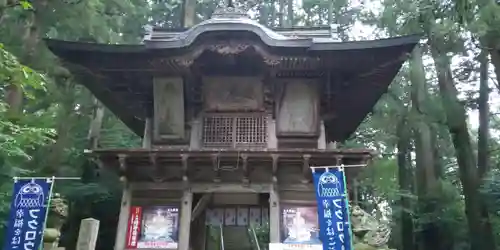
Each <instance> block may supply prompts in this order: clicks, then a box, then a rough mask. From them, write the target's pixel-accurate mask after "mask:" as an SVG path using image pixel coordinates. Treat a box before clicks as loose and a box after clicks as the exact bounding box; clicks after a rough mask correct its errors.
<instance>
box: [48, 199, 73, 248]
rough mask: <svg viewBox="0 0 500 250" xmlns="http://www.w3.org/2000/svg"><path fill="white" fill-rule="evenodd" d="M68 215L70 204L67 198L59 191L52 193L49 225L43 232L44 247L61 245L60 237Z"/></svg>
mask: <svg viewBox="0 0 500 250" xmlns="http://www.w3.org/2000/svg"><path fill="white" fill-rule="evenodd" d="M67 217H68V205H67V204H66V200H64V199H63V198H62V196H61V195H60V194H58V193H54V194H52V198H51V200H50V207H49V215H48V217H47V222H46V223H47V226H46V228H45V230H44V234H43V244H44V249H47V250H50V249H56V248H57V246H58V245H59V237H60V236H61V232H60V230H61V227H62V225H63V224H64V221H65V220H66V218H67Z"/></svg>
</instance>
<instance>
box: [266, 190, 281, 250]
mask: <svg viewBox="0 0 500 250" xmlns="http://www.w3.org/2000/svg"><path fill="white" fill-rule="evenodd" d="M280 210H281V209H280V198H279V193H278V189H277V188H276V185H272V187H271V190H270V191H269V242H270V243H279V242H280V240H281V239H280V216H281V211H280Z"/></svg>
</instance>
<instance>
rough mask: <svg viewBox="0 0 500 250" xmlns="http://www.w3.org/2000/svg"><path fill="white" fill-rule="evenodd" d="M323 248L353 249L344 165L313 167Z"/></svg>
mask: <svg viewBox="0 0 500 250" xmlns="http://www.w3.org/2000/svg"><path fill="white" fill-rule="evenodd" d="M312 171H313V173H312V175H313V180H314V186H315V191H316V201H317V205H318V218H319V227H320V238H321V241H322V242H323V250H352V246H351V233H350V228H349V227H350V226H349V204H348V198H347V192H346V191H347V189H346V181H345V173H344V168H343V167H341V166H340V167H321V168H312Z"/></svg>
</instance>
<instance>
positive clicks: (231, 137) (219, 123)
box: [203, 114, 267, 148]
mask: <svg viewBox="0 0 500 250" xmlns="http://www.w3.org/2000/svg"><path fill="white" fill-rule="evenodd" d="M203 145H204V146H205V147H222V148H239V147H244V148H248V147H252V148H253V147H265V146H266V145H267V117H266V116H265V115H263V114H238V115H233V114H217V115H207V116H205V117H204V119H203Z"/></svg>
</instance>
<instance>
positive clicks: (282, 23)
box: [278, 0, 286, 28]
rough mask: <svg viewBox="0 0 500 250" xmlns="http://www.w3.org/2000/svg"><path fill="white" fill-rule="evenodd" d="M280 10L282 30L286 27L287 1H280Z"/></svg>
mask: <svg viewBox="0 0 500 250" xmlns="http://www.w3.org/2000/svg"><path fill="white" fill-rule="evenodd" d="M279 3H280V10H279V13H278V14H279V17H278V18H279V25H280V27H281V28H283V27H285V5H286V1H285V0H280V1H279Z"/></svg>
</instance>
